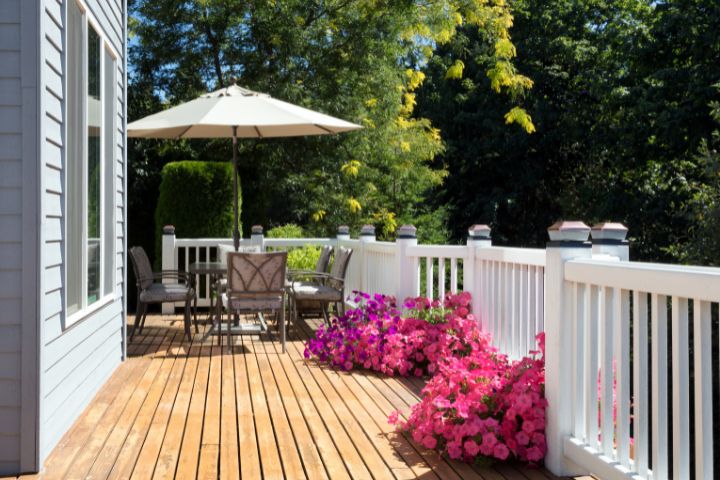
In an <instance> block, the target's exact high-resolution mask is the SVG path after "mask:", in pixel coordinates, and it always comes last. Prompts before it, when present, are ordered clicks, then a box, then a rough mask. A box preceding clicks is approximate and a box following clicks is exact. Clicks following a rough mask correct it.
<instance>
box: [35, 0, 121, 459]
mask: <svg viewBox="0 0 720 480" xmlns="http://www.w3.org/2000/svg"><path fill="white" fill-rule="evenodd" d="M65 1H66V2H67V1H74V0H65ZM84 4H85V5H86V6H87V9H88V14H89V17H90V18H91V19H93V20H94V21H95V23H96V24H97V26H98V27H99V28H100V30H101V34H102V35H103V37H104V38H105V39H106V40H107V41H108V42H109V43H110V44H111V45H112V46H113V47H114V49H115V51H116V52H117V53H118V54H119V55H120V58H118V59H117V67H118V68H117V72H116V76H117V78H118V87H117V97H118V98H117V99H116V105H117V107H116V109H117V112H118V116H117V119H116V125H117V126H118V133H117V135H116V139H117V141H118V142H117V143H118V145H117V148H115V155H114V158H113V159H111V160H109V161H110V162H112V165H114V167H112V168H114V170H115V173H116V175H115V177H114V180H115V181H114V183H115V185H114V186H113V190H114V192H116V194H115V197H116V198H117V200H116V201H115V203H116V205H114V206H112V208H113V210H110V208H109V207H110V206H106V207H107V208H106V210H105V214H106V215H114V217H115V220H116V222H117V223H116V226H115V232H116V242H115V243H116V259H115V265H114V266H115V269H116V272H115V279H116V284H117V285H116V288H115V298H114V300H113V301H112V302H110V303H108V304H106V305H104V306H103V307H101V308H100V309H98V310H96V311H94V312H93V313H92V314H90V315H88V316H87V317H85V318H83V319H81V320H79V321H78V322H76V323H74V324H73V325H70V326H68V325H67V324H66V321H67V318H66V315H65V312H64V274H65V272H64V266H63V251H64V250H63V249H64V244H63V241H64V238H63V233H64V231H63V220H64V218H63V214H64V192H63V188H64V182H63V178H64V177H63V172H64V166H65V157H64V155H65V150H64V140H65V124H64V121H65V118H64V112H65V104H64V101H65V100H64V91H65V89H64V77H65V64H64V58H65V57H64V52H63V48H64V45H65V42H64V41H63V39H64V36H65V26H64V23H63V20H64V18H65V15H64V11H65V10H64V9H65V8H66V5H65V2H63V1H61V0H43V6H44V9H43V15H44V18H43V21H42V25H43V29H44V35H43V36H42V42H43V46H42V49H41V51H42V57H43V58H42V67H41V68H42V78H43V92H42V98H43V108H42V115H41V122H42V127H41V128H42V132H43V142H42V143H43V146H42V149H43V151H42V155H43V158H42V165H41V169H42V175H41V179H42V193H41V199H42V217H43V221H42V223H43V228H42V233H41V264H42V265H41V268H42V286H41V291H42V295H43V296H42V301H41V302H40V304H41V312H40V317H41V318H42V324H41V355H40V371H41V379H40V388H41V394H40V408H39V418H40V439H39V459H40V463H41V464H42V462H43V461H44V459H45V458H46V457H47V455H48V454H49V453H50V451H52V449H53V448H54V446H55V445H56V444H57V443H58V441H59V440H60V439H61V438H62V436H63V434H64V433H65V432H66V431H67V430H68V428H70V426H71V425H72V423H73V422H74V421H75V420H76V419H77V417H78V416H79V415H80V413H82V411H83V409H84V408H85V407H86V406H87V404H88V403H89V401H90V400H91V399H92V397H93V396H94V395H95V394H96V392H97V391H98V389H99V388H100V387H101V386H102V385H103V384H104V383H105V381H106V380H107V379H108V377H109V376H110V375H111V374H112V372H113V371H114V370H115V368H116V367H117V366H118V365H119V363H120V362H121V361H122V358H123V333H124V328H123V327H124V315H125V310H124V309H125V306H124V301H123V289H124V278H125V272H124V262H123V259H124V231H125V226H124V205H123V202H122V201H119V200H120V199H122V198H123V192H124V183H125V162H124V122H123V118H124V117H123V114H124V109H123V104H124V97H125V95H124V91H125V86H124V70H123V68H124V61H123V58H122V55H123V38H124V29H125V24H124V13H123V10H122V6H121V4H119V3H118V2H116V1H115V0H90V1H86V2H84ZM105 161H106V162H108V159H105ZM105 165H106V166H107V167H110V166H111V164H108V163H106V164H105ZM113 211H114V212H115V213H114V214H113Z"/></svg>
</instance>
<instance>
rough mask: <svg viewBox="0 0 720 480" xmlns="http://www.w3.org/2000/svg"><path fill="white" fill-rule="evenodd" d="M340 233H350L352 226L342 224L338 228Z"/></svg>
mask: <svg viewBox="0 0 720 480" xmlns="http://www.w3.org/2000/svg"><path fill="white" fill-rule="evenodd" d="M337 233H338V235H350V227H348V226H347V225H340V226H339V227H338V229H337Z"/></svg>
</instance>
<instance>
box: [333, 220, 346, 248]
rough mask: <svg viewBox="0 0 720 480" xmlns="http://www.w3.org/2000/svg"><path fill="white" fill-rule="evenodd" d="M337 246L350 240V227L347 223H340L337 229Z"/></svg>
mask: <svg viewBox="0 0 720 480" xmlns="http://www.w3.org/2000/svg"><path fill="white" fill-rule="evenodd" d="M335 238H337V245H336V246H337V247H341V246H342V242H346V241H348V240H350V227H348V226H347V225H340V226H339V227H338V229H337V236H336V237H335Z"/></svg>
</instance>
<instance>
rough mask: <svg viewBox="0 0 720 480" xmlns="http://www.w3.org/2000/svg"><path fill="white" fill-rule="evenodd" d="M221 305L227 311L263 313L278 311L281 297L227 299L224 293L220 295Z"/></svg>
mask: <svg viewBox="0 0 720 480" xmlns="http://www.w3.org/2000/svg"><path fill="white" fill-rule="evenodd" d="M222 304H223V307H225V308H226V309H227V310H232V311H235V312H238V311H251V312H255V311H265V310H280V309H281V308H282V307H283V298H282V295H269V296H258V297H256V298H232V299H228V296H227V294H226V293H223V295H222Z"/></svg>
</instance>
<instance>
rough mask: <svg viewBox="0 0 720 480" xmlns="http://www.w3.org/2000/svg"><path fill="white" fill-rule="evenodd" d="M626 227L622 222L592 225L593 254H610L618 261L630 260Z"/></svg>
mask: <svg viewBox="0 0 720 480" xmlns="http://www.w3.org/2000/svg"><path fill="white" fill-rule="evenodd" d="M627 232H628V229H627V227H626V226H625V225H623V224H622V223H617V222H603V223H598V224H596V225H593V227H592V229H591V230H590V236H591V237H592V253H593V255H610V256H612V257H618V258H619V259H620V261H623V262H627V261H629V260H630V246H629V244H628V241H627V240H625V237H627Z"/></svg>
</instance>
